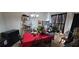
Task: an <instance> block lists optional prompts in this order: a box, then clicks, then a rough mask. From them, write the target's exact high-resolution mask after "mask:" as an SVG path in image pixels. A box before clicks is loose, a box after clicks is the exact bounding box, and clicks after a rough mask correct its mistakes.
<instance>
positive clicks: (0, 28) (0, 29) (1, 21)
mask: <svg viewBox="0 0 79 59" xmlns="http://www.w3.org/2000/svg"><path fill="white" fill-rule="evenodd" d="M4 31H5V21H4V19H3V14H2V13H0V33H1V32H4Z"/></svg>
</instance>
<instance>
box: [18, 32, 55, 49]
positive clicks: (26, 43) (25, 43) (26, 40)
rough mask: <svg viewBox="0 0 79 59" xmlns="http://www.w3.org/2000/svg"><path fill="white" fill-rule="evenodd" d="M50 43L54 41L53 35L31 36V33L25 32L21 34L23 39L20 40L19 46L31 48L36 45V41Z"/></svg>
mask: <svg viewBox="0 0 79 59" xmlns="http://www.w3.org/2000/svg"><path fill="white" fill-rule="evenodd" d="M41 40H43V41H50V40H54V35H49V34H45V33H43V34H40V33H37V34H33V33H29V32H26V33H24V34H23V38H22V40H21V41H22V43H21V44H20V45H21V46H22V47H31V46H32V45H33V44H34V43H37V42H38V41H41Z"/></svg>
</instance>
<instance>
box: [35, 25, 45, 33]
mask: <svg viewBox="0 0 79 59" xmlns="http://www.w3.org/2000/svg"><path fill="white" fill-rule="evenodd" d="M37 32H38V33H40V34H42V33H44V27H43V26H38V28H37Z"/></svg>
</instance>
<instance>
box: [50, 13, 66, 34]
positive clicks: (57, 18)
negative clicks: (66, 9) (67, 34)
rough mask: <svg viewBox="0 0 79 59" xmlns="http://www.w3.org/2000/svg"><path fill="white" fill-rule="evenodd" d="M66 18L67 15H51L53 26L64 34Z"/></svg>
mask: <svg viewBox="0 0 79 59" xmlns="http://www.w3.org/2000/svg"><path fill="white" fill-rule="evenodd" d="M66 16H67V13H62V14H56V15H51V18H52V19H51V21H52V25H53V26H57V27H58V29H59V30H60V31H62V32H64V26H65V21H66Z"/></svg>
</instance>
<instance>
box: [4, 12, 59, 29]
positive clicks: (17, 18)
mask: <svg viewBox="0 0 79 59" xmlns="http://www.w3.org/2000/svg"><path fill="white" fill-rule="evenodd" d="M33 13H35V12H6V13H3V16H4V20H5V24H6V30H11V29H20V28H21V15H22V14H26V15H30V14H33ZM35 14H39V18H37V19H35V22H37V20H46V17H47V13H46V12H37V13H35ZM50 14H58V12H57V13H56V12H54V13H53V12H52V13H50ZM33 23H34V22H33ZM34 25H35V26H37V23H34Z"/></svg>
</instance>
